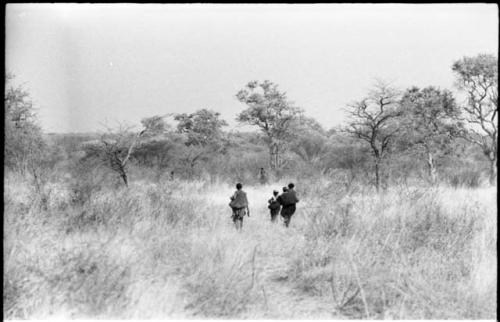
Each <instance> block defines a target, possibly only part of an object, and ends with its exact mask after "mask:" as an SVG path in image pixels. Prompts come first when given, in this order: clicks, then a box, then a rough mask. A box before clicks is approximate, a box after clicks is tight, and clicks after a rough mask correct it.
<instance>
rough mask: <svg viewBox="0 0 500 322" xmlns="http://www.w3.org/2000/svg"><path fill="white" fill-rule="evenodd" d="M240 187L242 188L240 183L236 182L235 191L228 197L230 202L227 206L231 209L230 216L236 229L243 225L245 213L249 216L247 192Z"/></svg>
mask: <svg viewBox="0 0 500 322" xmlns="http://www.w3.org/2000/svg"><path fill="white" fill-rule="evenodd" d="M241 188H243V185H242V184H241V183H238V184H236V192H235V193H234V194H233V195H232V196H231V197H230V199H231V202H230V203H229V207H231V209H232V210H233V215H232V218H233V222H234V225H235V226H236V229H241V228H242V227H243V217H244V216H245V215H247V216H249V217H250V211H249V209H248V199H247V194H246V193H245V192H244V191H243V190H241Z"/></svg>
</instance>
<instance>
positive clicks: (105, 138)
mask: <svg viewBox="0 0 500 322" xmlns="http://www.w3.org/2000/svg"><path fill="white" fill-rule="evenodd" d="M131 129H132V126H123V125H121V124H120V125H119V127H118V129H117V130H116V131H114V130H112V129H110V128H107V132H105V133H103V134H102V135H101V136H100V138H99V139H98V140H94V141H89V142H84V143H83V144H82V148H83V150H84V151H85V156H84V158H83V161H89V160H95V159H97V160H98V161H100V164H103V165H104V166H106V167H107V168H108V169H110V170H112V171H114V172H116V173H117V174H118V175H119V176H120V178H121V179H122V181H123V183H124V184H125V186H128V170H127V165H128V162H129V160H130V157H131V156H132V153H133V152H134V149H135V147H136V145H137V143H138V142H139V139H140V138H141V137H142V136H143V135H144V134H145V133H147V129H143V130H142V131H140V132H138V133H134V132H132V131H131Z"/></svg>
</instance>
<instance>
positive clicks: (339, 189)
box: [3, 176, 497, 319]
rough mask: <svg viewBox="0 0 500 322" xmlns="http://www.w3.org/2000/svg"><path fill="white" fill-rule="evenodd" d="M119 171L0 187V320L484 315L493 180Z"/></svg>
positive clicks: (493, 240)
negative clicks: (385, 184) (350, 181)
mask: <svg viewBox="0 0 500 322" xmlns="http://www.w3.org/2000/svg"><path fill="white" fill-rule="evenodd" d="M288 181H293V180H285V181H283V182H276V183H274V184H266V185H254V186H250V185H245V184H244V187H243V190H244V191H246V192H247V195H248V199H249V203H250V217H245V219H244V223H243V230H242V231H241V232H238V231H236V230H235V228H234V226H233V223H232V220H231V218H230V216H231V210H230V208H229V207H228V203H229V196H230V195H231V194H232V193H233V192H234V190H235V189H234V186H233V185H232V184H231V185H230V184H228V183H223V182H217V181H215V182H211V183H208V182H203V181H192V182H188V181H177V180H174V181H159V182H157V183H149V182H140V181H135V182H132V183H131V184H130V186H129V187H128V188H125V187H123V188H113V189H112V188H103V189H102V190H101V191H99V192H98V193H94V194H92V195H90V196H89V198H87V199H85V200H83V201H79V200H76V201H75V198H74V196H73V194H72V191H70V190H67V189H66V188H65V186H63V185H61V184H57V183H53V184H51V185H48V188H47V189H48V190H47V193H46V198H39V197H37V195H36V194H35V193H33V191H31V190H30V185H29V184H28V183H25V182H24V181H23V180H22V179H21V178H19V177H16V176H9V177H6V179H5V183H4V191H5V192H4V249H3V251H4V285H3V287H4V298H3V305H4V309H3V310H4V311H3V313H4V317H5V318H6V319H53V318H64V319H89V318H90V319H150V318H155V319H159V318H178V319H183V318H191V319H193V318H195V319H196V318H215V319H218V318H232V319H277V318H280V319H300V318H323V319H496V308H497V307H496V302H497V298H496V292H497V289H496V284H497V273H496V272H497V249H496V245H497V209H496V207H497V206H496V205H497V200H496V194H497V191H496V188H495V187H493V188H475V189H467V188H451V187H446V186H437V187H424V186H414V187H411V186H393V187H390V188H388V189H387V190H385V191H382V192H380V193H378V194H377V193H376V192H374V191H373V190H371V189H368V188H363V187H361V186H360V187H354V186H350V187H344V186H341V185H338V184H335V183H334V182H332V181H328V180H319V181H314V182H300V181H294V182H295V184H296V190H297V193H298V196H299V199H300V202H299V203H298V204H297V211H296V213H295V215H294V216H293V217H292V221H291V225H290V228H288V229H286V228H285V227H284V226H283V224H282V222H278V223H274V224H273V223H271V221H270V215H269V210H268V209H267V200H268V199H269V198H270V197H271V193H272V191H273V190H274V189H280V188H281V187H282V186H283V185H284V184H285V183H288Z"/></svg>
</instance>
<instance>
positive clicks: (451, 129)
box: [400, 86, 461, 183]
mask: <svg viewBox="0 0 500 322" xmlns="http://www.w3.org/2000/svg"><path fill="white" fill-rule="evenodd" d="M401 106H402V108H403V109H404V112H405V114H404V119H403V120H402V122H403V124H404V127H403V131H402V133H401V136H400V139H401V140H402V141H403V144H404V145H405V146H406V148H415V149H420V148H422V149H423V152H424V153H425V154H426V163H427V165H428V169H429V177H430V178H431V182H433V183H434V182H435V181H436V170H435V160H434V159H435V157H436V155H437V154H440V153H444V152H445V151H446V150H449V148H450V147H451V144H450V143H451V141H452V140H453V138H454V135H455V134H456V133H458V132H459V131H460V129H461V128H460V125H459V124H457V122H455V119H456V118H457V116H458V115H459V109H458V107H457V105H456V103H455V99H454V98H453V95H452V94H451V92H450V91H448V90H444V91H441V90H439V89H437V88H434V87H432V86H430V87H426V88H424V89H419V88H418V87H412V88H409V89H408V90H406V92H405V93H404V95H403V98H402V100H401Z"/></svg>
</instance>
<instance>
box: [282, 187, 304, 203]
mask: <svg viewBox="0 0 500 322" xmlns="http://www.w3.org/2000/svg"><path fill="white" fill-rule="evenodd" d="M278 199H279V202H280V204H281V205H282V206H288V205H295V204H296V203H297V202H299V199H298V198H297V193H296V192H295V190H293V189H290V190H288V191H287V192H283V193H282V194H281V195H279V197H278Z"/></svg>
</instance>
